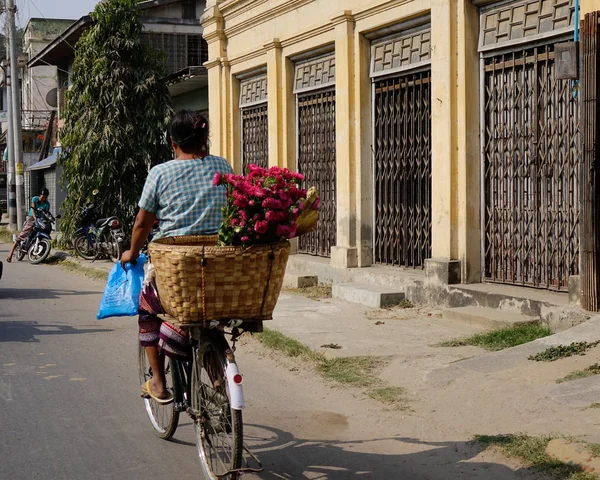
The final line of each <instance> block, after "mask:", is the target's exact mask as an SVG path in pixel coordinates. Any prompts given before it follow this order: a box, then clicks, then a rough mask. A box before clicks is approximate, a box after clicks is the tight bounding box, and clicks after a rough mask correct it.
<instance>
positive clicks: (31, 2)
mask: <svg viewBox="0 0 600 480" xmlns="http://www.w3.org/2000/svg"><path fill="white" fill-rule="evenodd" d="M23 1H25V0H23ZM29 3H30V4H31V5H33V8H35V9H36V10H37V11H38V13H39V14H40V15H41V16H42V18H43V19H44V20H45V21H46V23H48V25H52V24H51V23H50V20H48V19H47V18H46V16H45V15H44V14H43V13H42V11H41V10H40V9H39V8H38V6H37V5H36V4H35V3H34V1H33V0H29ZM57 37H58V38H60V39H61V40H62V41H63V42H65V43H66V44H67V45H68V46H69V47H71V49H72V50H73V51H75V47H74V46H73V45H71V44H70V43H69V42H68V40H67V39H66V38H65V37H63V36H62V34H60V33H59V34H58V35H57Z"/></svg>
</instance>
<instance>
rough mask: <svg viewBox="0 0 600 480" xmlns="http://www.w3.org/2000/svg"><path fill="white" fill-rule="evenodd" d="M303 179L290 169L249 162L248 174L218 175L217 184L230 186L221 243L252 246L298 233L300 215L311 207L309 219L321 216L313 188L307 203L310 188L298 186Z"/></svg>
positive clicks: (220, 235)
mask: <svg viewBox="0 0 600 480" xmlns="http://www.w3.org/2000/svg"><path fill="white" fill-rule="evenodd" d="M302 180H304V176H303V175H302V174H300V173H296V172H290V171H289V170H288V169H287V168H284V169H281V168H279V167H272V168H270V169H269V170H266V169H264V168H261V167H258V166H257V165H250V166H249V167H248V173H247V175H245V176H244V175H234V174H227V175H221V174H219V173H218V174H217V175H215V178H214V184H215V185H224V186H225V187H226V188H227V205H226V206H225V207H224V208H223V224H222V225H221V229H220V230H219V245H222V246H231V245H242V246H249V245H257V244H265V243H273V242H278V241H280V240H288V239H291V238H294V237H296V236H298V234H299V230H298V220H299V218H301V216H304V217H306V214H307V213H308V210H311V211H312V212H313V213H311V215H310V218H311V219H314V218H316V219H318V212H317V209H318V207H319V202H320V200H319V199H318V197H317V198H314V197H315V195H316V190H314V189H311V191H314V193H313V200H311V201H308V202H307V197H308V195H307V191H306V190H304V189H302V188H300V187H299V184H300V182H301V181H302ZM315 214H316V217H315ZM314 223H315V225H314V227H316V220H315V222H314ZM304 230H305V228H303V229H302V231H301V232H300V233H306V232H305V231H304Z"/></svg>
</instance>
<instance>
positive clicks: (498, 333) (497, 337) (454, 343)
mask: <svg viewBox="0 0 600 480" xmlns="http://www.w3.org/2000/svg"><path fill="white" fill-rule="evenodd" d="M551 334H552V332H551V331H550V329H549V328H548V327H544V326H542V325H536V324H525V325H516V326H514V327H510V328H501V329H498V330H492V331H491V332H486V333H478V334H475V335H472V336H470V337H466V338H458V339H453V340H448V341H446V342H442V343H439V344H437V345H436V346H437V347H465V346H469V345H470V346H474V347H481V348H485V349H486V350H489V351H498V350H504V349H505V348H511V347H516V346H517V345H522V344H524V343H528V342H532V341H533V340H536V339H538V338H542V337H547V336H548V335H551Z"/></svg>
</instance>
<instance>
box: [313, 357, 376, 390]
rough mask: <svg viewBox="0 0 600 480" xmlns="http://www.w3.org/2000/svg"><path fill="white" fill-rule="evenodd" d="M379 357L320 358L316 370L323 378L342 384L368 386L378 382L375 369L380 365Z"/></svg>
mask: <svg viewBox="0 0 600 480" xmlns="http://www.w3.org/2000/svg"><path fill="white" fill-rule="evenodd" d="M382 361H383V359H382V358H379V357H343V358H325V357H324V358H322V359H321V361H320V362H319V363H318V365H317V371H318V372H319V373H320V374H321V375H322V376H323V377H325V378H327V379H330V380H335V381H336V382H338V383H342V384H344V385H353V386H355V387H370V386H372V385H375V384H376V383H377V382H378V378H377V376H376V375H375V371H376V369H377V368H378V367H380V366H381V364H382Z"/></svg>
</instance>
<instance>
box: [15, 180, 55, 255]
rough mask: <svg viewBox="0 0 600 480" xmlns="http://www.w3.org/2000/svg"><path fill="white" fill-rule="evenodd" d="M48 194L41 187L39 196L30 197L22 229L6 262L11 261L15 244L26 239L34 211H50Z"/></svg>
mask: <svg viewBox="0 0 600 480" xmlns="http://www.w3.org/2000/svg"><path fill="white" fill-rule="evenodd" d="M48 195H50V192H49V191H48V189H47V188H42V192H41V194H40V195H39V196H35V197H33V198H32V199H31V208H30V209H29V215H27V219H26V220H25V225H24V226H23V230H21V233H19V236H18V237H17V240H16V241H15V243H13V245H12V248H11V249H10V253H9V254H8V258H7V259H6V261H7V262H8V263H10V262H12V257H13V255H14V253H15V250H16V248H17V245H18V244H19V242H24V241H25V240H27V237H28V236H29V234H30V233H31V230H32V229H33V225H34V223H35V221H36V220H37V216H36V211H37V210H43V211H45V212H49V211H50V202H49V201H48Z"/></svg>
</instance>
